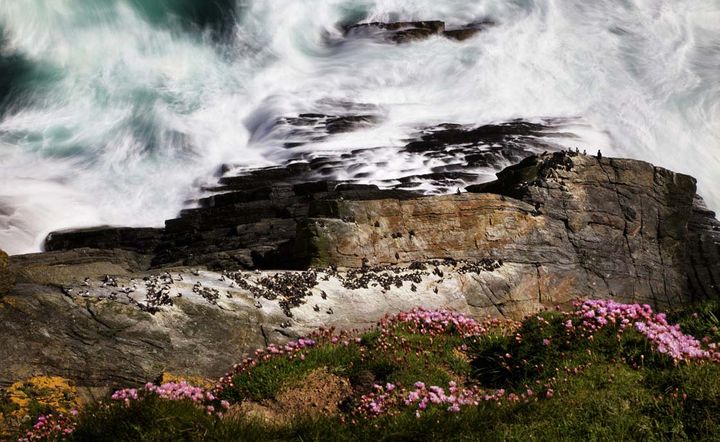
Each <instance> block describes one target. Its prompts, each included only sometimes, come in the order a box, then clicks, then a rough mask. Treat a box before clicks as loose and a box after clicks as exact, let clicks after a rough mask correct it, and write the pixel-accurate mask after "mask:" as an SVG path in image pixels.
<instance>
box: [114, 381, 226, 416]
mask: <svg viewBox="0 0 720 442" xmlns="http://www.w3.org/2000/svg"><path fill="white" fill-rule="evenodd" d="M144 392H145V394H155V395H157V396H159V397H161V398H162V399H166V400H169V401H182V400H186V399H187V400H190V401H192V402H194V403H196V404H198V405H201V406H204V407H205V409H206V410H207V412H208V413H214V412H215V406H214V405H213V403H215V402H216V401H217V399H218V398H217V397H216V396H215V395H214V394H213V393H212V392H210V391H205V390H203V389H202V388H200V387H195V386H193V385H191V384H189V383H187V382H186V381H180V382H166V383H164V384H162V385H155V384H153V383H152V382H148V383H147V384H145V389H144ZM138 398H139V392H138V390H137V389H136V388H125V389H122V390H117V391H116V392H115V393H113V395H112V396H111V399H112V400H115V401H123V402H125V404H130V401H131V400H138ZM220 407H221V408H222V409H223V410H226V409H228V408H230V403H229V402H228V401H225V400H223V401H220ZM217 414H218V415H220V416H222V410H220V411H218V412H217Z"/></svg>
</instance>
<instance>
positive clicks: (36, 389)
mask: <svg viewBox="0 0 720 442" xmlns="http://www.w3.org/2000/svg"><path fill="white" fill-rule="evenodd" d="M3 400H4V401H5V402H6V404H5V405H7V406H8V408H11V409H12V411H11V412H10V414H9V415H8V416H5V418H6V419H10V420H13V421H22V420H23V419H26V417H25V416H30V414H32V413H34V412H36V411H39V410H40V409H45V410H52V411H54V412H57V413H69V412H71V411H72V410H73V409H77V408H78V407H79V406H80V405H81V401H80V397H79V396H78V392H77V389H76V388H75V387H74V386H73V385H71V384H70V382H69V381H68V380H67V379H64V378H61V377H58V376H36V377H33V378H30V379H27V380H25V381H19V382H15V383H14V384H12V385H11V386H10V387H8V388H7V389H6V390H5V391H4V394H3ZM30 417H33V416H30Z"/></svg>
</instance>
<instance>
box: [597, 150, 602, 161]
mask: <svg viewBox="0 0 720 442" xmlns="http://www.w3.org/2000/svg"><path fill="white" fill-rule="evenodd" d="M597 159H598V160H602V152H600V149H598V154H597Z"/></svg>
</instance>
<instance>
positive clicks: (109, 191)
mask: <svg viewBox="0 0 720 442" xmlns="http://www.w3.org/2000/svg"><path fill="white" fill-rule="evenodd" d="M486 18H490V19H492V20H493V21H495V22H497V26H495V27H493V28H491V29H489V30H488V31H487V32H485V33H482V34H480V35H478V36H476V37H474V38H472V39H470V40H467V41H465V42H462V43H457V42H453V41H449V40H446V39H442V38H432V39H429V40H426V41H422V42H417V43H412V44H408V45H402V46H390V45H384V44H379V43H377V42H374V41H371V40H357V41H350V42H346V43H345V44H333V42H338V41H340V39H341V31H340V26H339V25H340V24H342V23H351V22H356V21H359V20H363V21H374V20H382V21H387V20H399V19H402V20H416V19H440V20H445V21H446V22H447V23H448V25H449V26H459V25H464V24H466V23H470V22H473V21H477V20H481V19H486ZM0 42H1V43H0V48H1V49H0V248H3V249H5V250H8V251H9V252H11V253H24V252H30V251H36V250H39V248H40V246H41V244H42V240H43V239H44V237H45V235H46V234H47V233H48V232H49V231H51V230H55V229H60V228H67V227H77V226H87V225H95V224H118V225H136V226H137V225H161V224H162V221H163V220H164V219H166V218H170V217H172V216H174V215H175V214H176V213H177V212H178V211H179V210H180V209H181V208H182V207H184V206H185V205H186V204H187V201H188V200H192V199H193V198H194V197H196V196H197V195H198V192H199V190H198V189H199V187H200V186H201V185H202V184H203V183H204V182H211V181H212V179H213V175H214V174H215V173H216V171H217V169H218V167H219V166H220V165H221V164H223V163H225V162H231V163H234V164H240V165H247V166H258V165H269V164H274V163H276V162H278V161H280V160H282V159H283V158H285V157H286V156H287V154H288V153H287V151H286V150H285V149H283V148H282V143H283V138H284V136H285V134H284V133H283V132H282V131H279V130H278V129H277V128H276V127H275V126H273V124H272V122H273V121H275V119H276V118H278V117H281V116H294V115H297V114H298V113H302V112H323V113H332V112H333V111H334V110H337V109H338V108H340V107H342V106H343V103H347V102H353V103H365V104H370V105H373V106H375V108H376V109H378V111H379V113H380V114H381V115H382V118H383V122H382V123H381V124H380V125H379V126H377V127H373V128H368V129H366V130H362V131H360V132H358V133H353V134H345V135H342V136H339V137H335V138H331V139H328V140H327V141H324V142H322V143H317V144H314V145H312V146H306V147H303V149H307V150H309V151H313V150H314V151H323V150H331V151H342V150H345V149H354V148H358V147H372V146H392V145H401V144H403V140H404V139H405V138H407V137H408V135H409V134H411V133H413V132H414V131H415V130H416V129H417V128H418V127H422V126H425V125H429V124H436V123H441V122H458V123H468V124H482V123H490V122H499V121H506V120H508V119H512V118H527V119H533V118H543V117H569V118H574V119H576V121H580V122H581V123H580V124H578V125H576V126H575V127H573V128H572V130H573V131H575V133H576V134H577V135H578V139H577V140H576V141H574V144H573V145H580V146H581V147H587V148H589V149H590V148H595V147H598V148H602V149H603V152H604V153H605V152H607V154H608V155H617V156H626V157H634V158H639V159H644V160H648V161H651V162H654V163H656V164H659V165H662V166H665V167H669V168H672V169H674V170H677V171H682V172H687V173H691V174H693V175H694V176H696V177H697V178H698V179H699V180H700V191H701V194H702V195H703V196H704V197H705V198H706V199H707V200H708V201H709V202H710V204H711V206H713V207H714V208H720V191H718V185H719V184H720V174H719V173H718V172H717V171H718V170H720V141H719V140H720V3H719V2H718V1H717V0H674V1H672V2H669V1H660V0H625V1H617V0H597V1H593V2H587V1H584V0H577V1H570V0H566V1H551V0H543V1H541V0H514V1H507V0H504V1H500V0H472V1H471V0H445V1H437V0H433V1H430V0H414V1H410V0H384V1H352V0H342V1H341V0H327V1H319V0H318V1H312V0H275V1H271V0H265V1H249V0H247V1H235V0H215V1H207V0H196V1H193V0H175V1H173V0H164V1H163V0H156V1H143V0H0ZM388 163H389V164H388V166H387V168H386V169H383V170H377V171H376V176H377V177H378V178H381V177H387V176H393V175H397V174H399V173H400V171H404V172H407V171H415V172H422V171H424V168H425V167H426V165H423V164H422V163H421V162H412V161H411V160H408V161H407V162H403V160H398V161H389V162H388ZM372 178H373V177H370V179H371V180H372Z"/></svg>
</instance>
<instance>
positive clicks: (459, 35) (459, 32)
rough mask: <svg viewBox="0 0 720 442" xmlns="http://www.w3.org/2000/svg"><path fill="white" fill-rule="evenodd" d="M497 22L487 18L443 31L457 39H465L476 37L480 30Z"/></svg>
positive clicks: (446, 35) (444, 34) (448, 36)
mask: <svg viewBox="0 0 720 442" xmlns="http://www.w3.org/2000/svg"><path fill="white" fill-rule="evenodd" d="M495 25H496V23H495V22H494V21H493V20H490V19H485V20H480V21H477V22H475V23H470V24H468V25H466V26H463V27H462V28H458V29H447V30H445V31H444V32H443V36H445V37H447V38H449V39H452V40H457V41H465V40H467V39H469V38H472V37H474V36H475V35H477V34H478V33H480V32H483V31H485V30H487V29H488V28H489V27H491V26H495Z"/></svg>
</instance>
